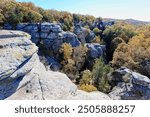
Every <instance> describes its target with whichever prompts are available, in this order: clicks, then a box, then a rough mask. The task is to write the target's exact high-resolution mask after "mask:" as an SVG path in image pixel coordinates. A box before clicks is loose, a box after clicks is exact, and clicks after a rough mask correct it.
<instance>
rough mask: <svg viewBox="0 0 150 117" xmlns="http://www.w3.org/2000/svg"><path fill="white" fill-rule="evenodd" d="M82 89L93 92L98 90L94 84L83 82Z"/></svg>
mask: <svg viewBox="0 0 150 117" xmlns="http://www.w3.org/2000/svg"><path fill="white" fill-rule="evenodd" d="M79 89H80V90H83V91H86V92H93V91H97V88H96V87H94V86H93V85H88V84H86V85H85V84H83V85H81V86H80V87H79Z"/></svg>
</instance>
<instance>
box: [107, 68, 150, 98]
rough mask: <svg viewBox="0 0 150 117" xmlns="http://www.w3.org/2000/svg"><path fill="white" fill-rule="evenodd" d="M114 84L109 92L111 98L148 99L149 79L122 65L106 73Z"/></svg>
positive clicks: (149, 93) (149, 94)
mask: <svg viewBox="0 0 150 117" xmlns="http://www.w3.org/2000/svg"><path fill="white" fill-rule="evenodd" d="M108 79H109V82H111V83H112V84H113V85H115V86H114V88H113V90H112V92H111V93H110V94H109V95H110V97H111V98H113V99H131V100H132V99H150V79H149V78H148V77H146V76H144V75H141V74H139V73H136V72H133V71H131V70H129V69H127V68H125V67H122V68H120V69H118V70H116V71H114V72H112V73H111V74H109V75H108Z"/></svg>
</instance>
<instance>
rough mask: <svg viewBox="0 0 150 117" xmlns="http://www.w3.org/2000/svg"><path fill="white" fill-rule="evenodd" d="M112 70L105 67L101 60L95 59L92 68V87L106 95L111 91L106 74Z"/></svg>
mask: <svg viewBox="0 0 150 117" xmlns="http://www.w3.org/2000/svg"><path fill="white" fill-rule="evenodd" d="M112 70H113V69H112V68H111V67H110V66H109V65H106V64H105V63H104V61H103V59H102V58H100V59H97V60H96V61H95V64H94V66H93V70H92V76H93V82H94V86H96V87H97V89H98V90H99V91H102V92H105V93H108V92H109V91H110V89H111V86H110V85H109V83H108V79H107V74H108V73H110V72H112Z"/></svg>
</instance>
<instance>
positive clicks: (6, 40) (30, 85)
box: [0, 30, 110, 100]
mask: <svg viewBox="0 0 150 117" xmlns="http://www.w3.org/2000/svg"><path fill="white" fill-rule="evenodd" d="M30 38H31V37H30V36H29V35H28V34H27V33H24V32H20V31H11V30H10V31H7V30H0V99H9V100H12V99H22V100H24V99H26V100H35V99H37V100H48V99H110V98H109V97H108V96H107V95H106V94H103V93H101V92H98V91H97V92H93V93H86V92H84V91H80V90H78V89H77V86H76V85H75V84H73V83H72V82H71V81H70V80H69V78H68V77H67V76H66V75H65V74H63V73H59V72H52V71H49V70H48V71H46V69H45V67H44V65H43V64H42V63H41V62H40V60H39V56H38V55H37V51H38V48H37V47H36V46H35V44H34V43H32V42H31V40H30Z"/></svg>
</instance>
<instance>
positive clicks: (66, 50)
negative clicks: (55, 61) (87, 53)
mask: <svg viewBox="0 0 150 117" xmlns="http://www.w3.org/2000/svg"><path fill="white" fill-rule="evenodd" d="M59 51H60V53H62V54H63V58H64V60H65V61H67V60H68V59H70V58H71V55H72V52H73V48H72V46H71V45H70V44H68V43H64V44H63V45H62V47H61V48H60V50H59Z"/></svg>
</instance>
